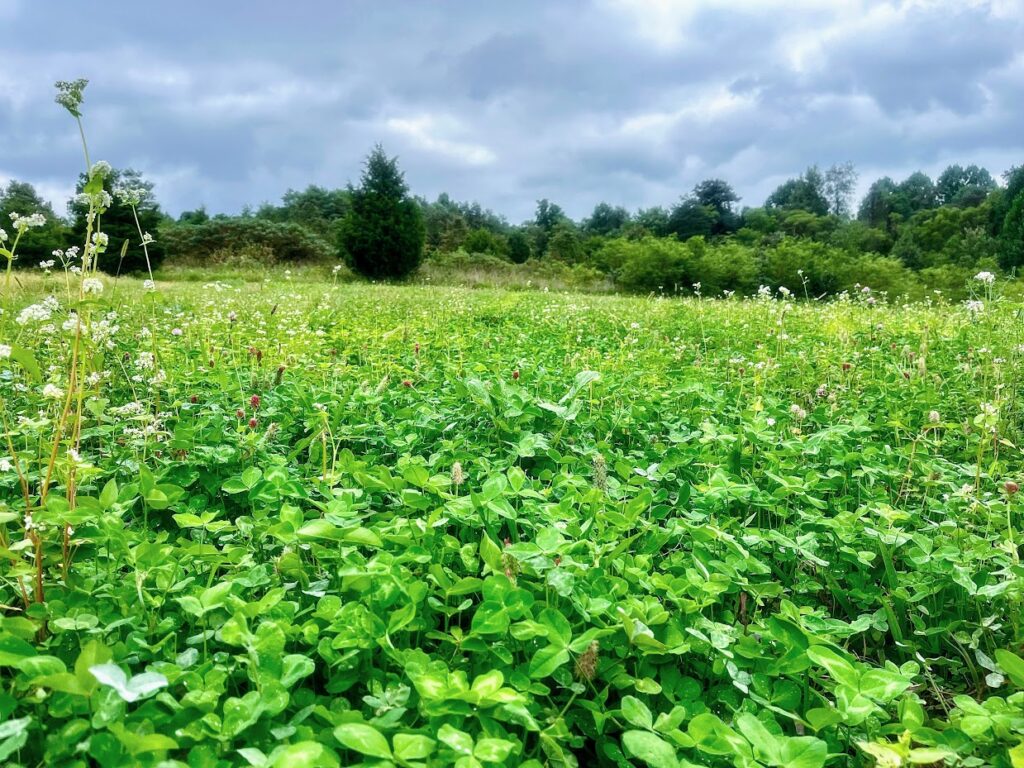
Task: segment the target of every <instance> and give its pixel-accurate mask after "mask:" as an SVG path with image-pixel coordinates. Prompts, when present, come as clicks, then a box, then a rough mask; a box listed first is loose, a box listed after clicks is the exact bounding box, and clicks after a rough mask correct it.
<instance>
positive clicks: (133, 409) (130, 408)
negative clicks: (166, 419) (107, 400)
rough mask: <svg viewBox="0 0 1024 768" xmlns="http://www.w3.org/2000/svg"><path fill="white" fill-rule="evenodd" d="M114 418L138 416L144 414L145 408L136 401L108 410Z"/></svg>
mask: <svg viewBox="0 0 1024 768" xmlns="http://www.w3.org/2000/svg"><path fill="white" fill-rule="evenodd" d="M110 412H111V413H112V414H114V415H115V416H140V415H142V414H143V413H145V412H146V406H145V405H143V404H142V403H141V402H139V401H138V400H133V401H132V402H130V403H125V404H124V405H119V406H116V407H114V408H111V409H110Z"/></svg>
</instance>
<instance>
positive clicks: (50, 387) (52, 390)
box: [43, 384, 64, 400]
mask: <svg viewBox="0 0 1024 768" xmlns="http://www.w3.org/2000/svg"><path fill="white" fill-rule="evenodd" d="M43 397H45V398H49V399H50V400H60V399H61V398H62V397H64V390H63V389H61V388H60V387H58V386H57V385H56V384H47V385H46V386H45V387H43Z"/></svg>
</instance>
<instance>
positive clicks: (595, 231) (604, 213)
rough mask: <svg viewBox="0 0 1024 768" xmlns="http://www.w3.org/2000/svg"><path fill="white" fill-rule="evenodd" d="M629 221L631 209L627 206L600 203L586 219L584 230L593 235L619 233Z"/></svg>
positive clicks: (606, 235)
mask: <svg viewBox="0 0 1024 768" xmlns="http://www.w3.org/2000/svg"><path fill="white" fill-rule="evenodd" d="M629 223H630V216H629V211H627V210H626V209H625V208H623V207H621V206H611V205H609V204H608V203H598V204H597V205H596V206H594V212H593V213H591V214H590V216H589V217H588V218H587V219H586V220H584V222H583V230H584V231H585V232H586V233H588V234H591V235H601V236H604V237H608V236H611V235H617V234H619V233H620V232H622V230H623V229H624V228H625V227H626V225H628V224H629Z"/></svg>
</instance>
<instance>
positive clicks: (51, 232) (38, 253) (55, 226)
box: [0, 179, 70, 266]
mask: <svg viewBox="0 0 1024 768" xmlns="http://www.w3.org/2000/svg"><path fill="white" fill-rule="evenodd" d="M12 213H16V214H18V215H20V216H30V215H31V214H33V213H39V214H42V215H43V216H44V217H46V223H45V224H44V225H43V226H42V227H34V228H32V229H29V230H28V231H26V232H25V234H24V235H23V236H22V238H21V240H20V242H19V243H18V254H19V257H18V258H19V261H21V262H23V263H27V264H28V265H31V266H35V265H36V264H37V263H38V262H40V261H49V260H51V259H52V258H53V256H52V254H53V252H54V251H55V250H63V249H64V248H67V246H68V244H69V243H68V238H69V234H70V233H69V232H68V228H67V226H66V224H65V223H64V222H63V221H61V220H60V218H58V217H57V215H56V214H55V213H54V212H53V207H52V206H51V205H50V204H49V203H48V202H46V201H45V200H43V198H41V197H40V196H39V194H38V193H37V192H36V190H35V187H33V186H32V185H31V184H27V183H25V182H21V181H15V180H13V179H12V180H11V181H9V182H8V183H7V186H6V187H4V188H2V189H0V229H4V230H5V231H7V232H8V233H9V234H13V232H12V230H13V226H12V224H11V214H12Z"/></svg>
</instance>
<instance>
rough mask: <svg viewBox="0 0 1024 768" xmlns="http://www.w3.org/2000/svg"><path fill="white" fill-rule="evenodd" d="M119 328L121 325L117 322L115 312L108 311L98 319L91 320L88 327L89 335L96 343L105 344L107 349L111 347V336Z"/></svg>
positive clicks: (115, 333) (112, 343)
mask: <svg viewBox="0 0 1024 768" xmlns="http://www.w3.org/2000/svg"><path fill="white" fill-rule="evenodd" d="M119 330H121V326H119V325H118V324H117V313H116V312H109V313H107V314H106V315H105V316H104V317H101V318H100V319H99V320H93V322H92V325H91V326H90V328H89V335H90V336H91V337H92V340H93V341H95V342H96V343H97V344H99V345H102V346H105V347H106V348H107V349H113V348H114V341H113V337H114V336H116V335H117V332H118V331H119Z"/></svg>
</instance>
